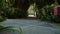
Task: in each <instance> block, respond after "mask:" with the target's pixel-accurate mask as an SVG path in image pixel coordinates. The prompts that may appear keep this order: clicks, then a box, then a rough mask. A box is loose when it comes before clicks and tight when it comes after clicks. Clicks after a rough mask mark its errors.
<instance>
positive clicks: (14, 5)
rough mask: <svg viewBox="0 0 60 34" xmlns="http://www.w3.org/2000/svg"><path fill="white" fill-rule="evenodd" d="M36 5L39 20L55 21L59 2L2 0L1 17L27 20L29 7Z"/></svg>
mask: <svg viewBox="0 0 60 34" xmlns="http://www.w3.org/2000/svg"><path fill="white" fill-rule="evenodd" d="M34 3H35V4H36V5H35V10H37V13H38V14H37V15H38V18H41V19H42V20H44V19H46V20H49V21H50V20H55V17H54V14H53V9H54V7H55V6H57V5H59V4H60V2H59V0H0V16H3V17H6V18H26V17H27V15H28V14H27V10H28V8H29V6H30V5H31V4H34Z"/></svg>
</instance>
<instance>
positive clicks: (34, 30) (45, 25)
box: [1, 19, 60, 34]
mask: <svg viewBox="0 0 60 34" xmlns="http://www.w3.org/2000/svg"><path fill="white" fill-rule="evenodd" d="M1 25H4V26H16V27H21V28H22V32H23V34H60V28H59V27H58V26H56V25H54V24H52V23H49V22H46V21H41V20H39V19H7V20H6V21H4V22H2V23H1Z"/></svg>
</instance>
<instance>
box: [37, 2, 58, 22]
mask: <svg viewBox="0 0 60 34" xmlns="http://www.w3.org/2000/svg"><path fill="white" fill-rule="evenodd" d="M55 6H58V4H57V3H53V4H51V5H46V6H44V7H43V8H41V9H39V8H38V15H39V18H40V19H42V20H49V21H51V20H54V18H55V16H54V7H55Z"/></svg>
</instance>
